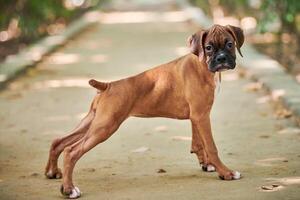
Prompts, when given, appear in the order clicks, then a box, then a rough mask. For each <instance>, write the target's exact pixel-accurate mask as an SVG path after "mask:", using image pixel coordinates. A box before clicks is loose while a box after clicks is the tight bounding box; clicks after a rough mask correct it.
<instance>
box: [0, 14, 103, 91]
mask: <svg viewBox="0 0 300 200" xmlns="http://www.w3.org/2000/svg"><path fill="white" fill-rule="evenodd" d="M99 15H100V12H99V11H89V12H87V13H85V14H84V15H83V16H81V17H79V18H78V19H76V20H75V21H73V22H72V23H70V24H69V25H68V26H67V27H66V29H65V30H63V31H62V32H61V33H60V34H58V35H53V36H48V37H45V38H43V39H41V40H40V41H38V42H36V43H34V44H33V45H30V46H29V47H27V48H25V49H23V50H22V51H20V52H19V53H17V54H15V55H11V56H8V57H7V58H6V59H5V60H4V61H3V62H2V63H0V89H3V88H5V86H6V85H7V84H8V83H9V82H10V81H12V80H14V79H15V78H17V77H18V76H19V75H21V74H23V73H24V72H26V70H27V69H29V68H30V67H33V66H34V65H36V64H37V63H38V62H41V61H42V59H43V57H44V56H46V55H48V54H50V53H51V52H53V51H54V50H56V49H57V48H58V47H60V46H62V45H64V44H66V43H67V42H68V41H69V40H70V39H72V38H73V37H75V36H76V35H78V34H79V33H81V32H83V31H84V30H86V29H87V28H89V27H91V26H93V25H95V24H97V23H98V19H97V18H98V16H99Z"/></svg>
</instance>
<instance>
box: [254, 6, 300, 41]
mask: <svg viewBox="0 0 300 200" xmlns="http://www.w3.org/2000/svg"><path fill="white" fill-rule="evenodd" d="M260 10H261V11H263V13H262V17H261V19H260V24H259V25H260V26H259V28H260V30H261V31H263V32H266V31H268V26H267V25H268V24H269V23H272V22H274V20H279V22H280V24H281V27H282V28H281V29H280V32H283V31H282V30H284V31H287V32H292V33H295V34H298V35H300V20H299V19H298V20H297V15H298V18H299V17H300V1H299V0H278V1H276V0H264V1H262V4H261V7H260Z"/></svg>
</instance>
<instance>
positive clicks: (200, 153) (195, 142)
mask: <svg viewBox="0 0 300 200" xmlns="http://www.w3.org/2000/svg"><path fill="white" fill-rule="evenodd" d="M191 153H195V154H196V155H197V158H198V161H199V164H200V166H201V167H202V170H203V171H206V172H214V171H216V169H215V167H214V166H213V165H210V164H208V158H207V153H206V152H205V149H204V146H203V141H202V139H201V137H200V134H199V132H198V130H197V127H196V126H195V125H193V124H192V145H191Z"/></svg>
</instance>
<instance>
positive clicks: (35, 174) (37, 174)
mask: <svg viewBox="0 0 300 200" xmlns="http://www.w3.org/2000/svg"><path fill="white" fill-rule="evenodd" d="M39 175H40V174H39V173H36V172H34V173H32V174H30V176H32V177H37V176H39Z"/></svg>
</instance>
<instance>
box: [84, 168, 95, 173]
mask: <svg viewBox="0 0 300 200" xmlns="http://www.w3.org/2000/svg"><path fill="white" fill-rule="evenodd" d="M83 171H85V172H95V171H96V169H95V168H84V169H83Z"/></svg>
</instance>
